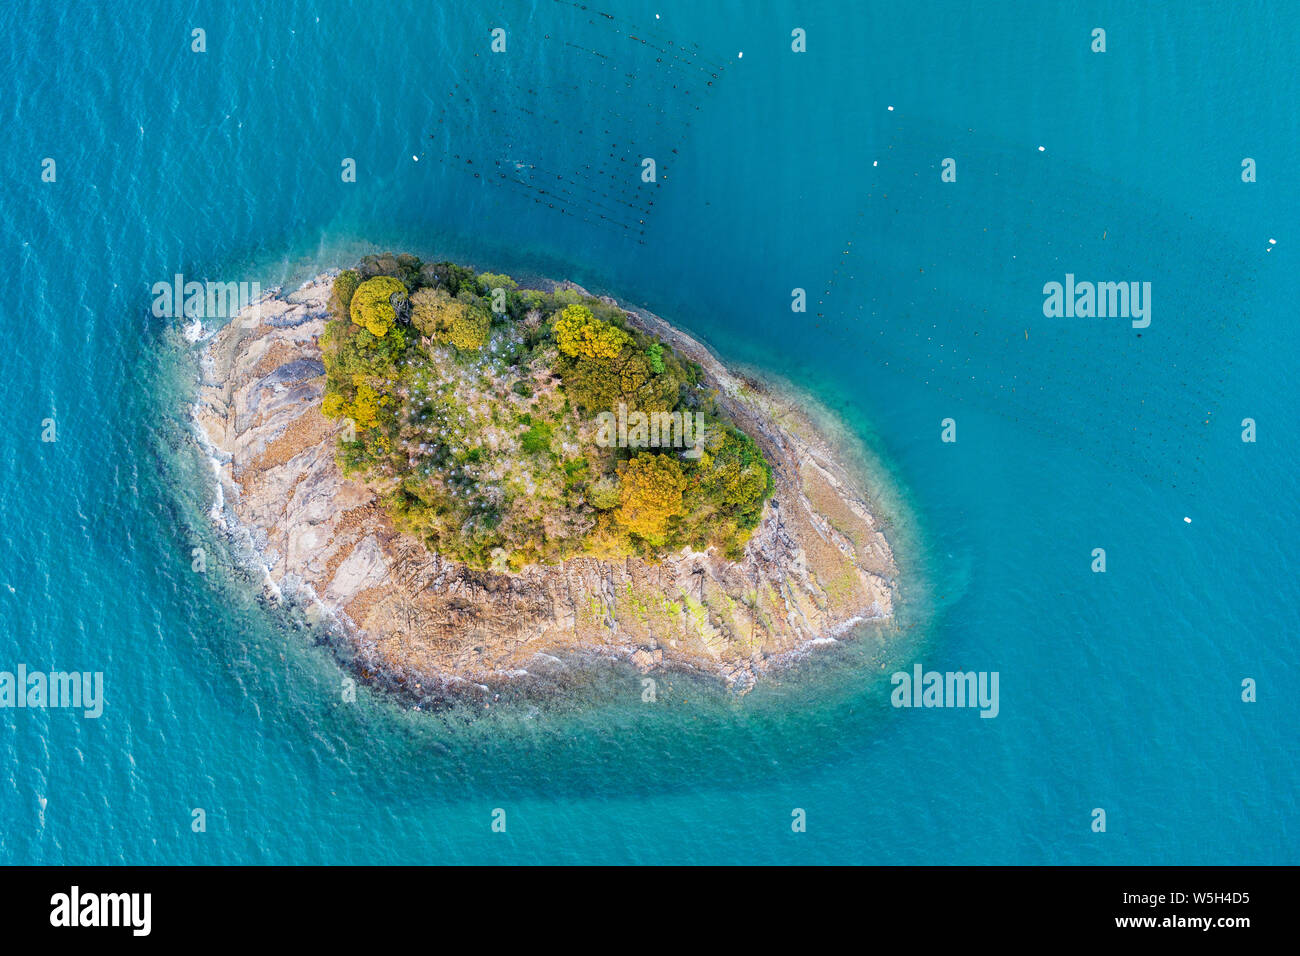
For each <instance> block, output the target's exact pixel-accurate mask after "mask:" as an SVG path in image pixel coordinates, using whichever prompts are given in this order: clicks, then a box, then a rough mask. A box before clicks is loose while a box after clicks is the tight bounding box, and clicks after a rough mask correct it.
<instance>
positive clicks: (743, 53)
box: [736, 50, 745, 60]
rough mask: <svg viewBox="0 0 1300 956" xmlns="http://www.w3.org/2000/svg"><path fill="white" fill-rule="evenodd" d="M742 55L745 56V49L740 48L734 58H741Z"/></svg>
mask: <svg viewBox="0 0 1300 956" xmlns="http://www.w3.org/2000/svg"><path fill="white" fill-rule="evenodd" d="M744 56H745V51H744V50H741V51H740V52H739V53H737V54H736V59H737V60H740V59H743V58H744Z"/></svg>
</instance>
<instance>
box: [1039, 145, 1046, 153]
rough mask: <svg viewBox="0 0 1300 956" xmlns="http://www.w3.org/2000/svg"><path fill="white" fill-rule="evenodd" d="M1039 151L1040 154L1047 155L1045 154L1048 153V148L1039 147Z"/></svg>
mask: <svg viewBox="0 0 1300 956" xmlns="http://www.w3.org/2000/svg"><path fill="white" fill-rule="evenodd" d="M1038 151H1039V152H1040V153H1045V152H1047V147H1046V146H1039V147H1038Z"/></svg>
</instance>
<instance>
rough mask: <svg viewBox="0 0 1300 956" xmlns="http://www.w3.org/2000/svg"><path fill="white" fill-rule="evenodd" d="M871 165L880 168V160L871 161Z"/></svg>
mask: <svg viewBox="0 0 1300 956" xmlns="http://www.w3.org/2000/svg"><path fill="white" fill-rule="evenodd" d="M871 165H872V166H879V165H880V163H879V161H878V160H874V159H873V160H872V161H871Z"/></svg>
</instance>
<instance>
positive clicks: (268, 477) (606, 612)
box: [196, 276, 895, 688]
mask: <svg viewBox="0 0 1300 956" xmlns="http://www.w3.org/2000/svg"><path fill="white" fill-rule="evenodd" d="M330 286H331V277H330V276H321V277H319V278H317V279H315V280H313V281H312V282H310V283H308V284H307V285H305V286H303V288H301V289H300V290H298V291H297V292H295V293H293V294H291V295H288V296H285V297H281V298H270V299H268V300H265V301H263V302H262V303H261V304H260V320H259V321H257V322H256V323H253V322H245V321H241V318H239V317H237V318H236V319H235V320H233V321H232V322H231V323H230V324H229V325H227V326H226V327H225V328H224V329H222V330H221V331H220V332H218V333H217V334H215V335H214V336H212V337H211V339H209V340H208V341H207V342H206V343H205V344H204V346H203V348H204V353H203V366H204V383H203V386H202V389H201V393H200V403H199V407H198V410H197V412H196V418H197V422H198V424H199V426H200V428H201V429H202V431H203V432H204V433H205V434H206V436H207V439H208V440H209V442H210V445H211V449H212V451H213V454H215V455H216V456H217V458H218V459H219V460H220V462H221V467H220V473H221V482H222V486H223V488H224V491H225V494H224V500H225V512H226V520H227V522H228V524H229V525H230V526H231V527H234V526H235V525H236V524H238V525H240V526H242V527H244V528H246V529H248V531H249V532H250V533H251V534H252V537H253V541H254V542H255V544H256V545H257V546H258V549H259V551H260V553H261V559H262V562H263V564H264V567H265V571H266V573H267V576H268V578H269V579H270V581H272V582H275V583H276V584H278V585H281V586H284V587H286V588H293V589H298V588H301V587H302V586H303V585H306V586H308V587H309V588H310V589H311V591H312V592H313V593H314V595H315V596H316V598H317V599H318V600H319V602H320V603H321V604H322V605H323V606H324V607H325V608H326V609H327V610H329V611H331V612H333V613H335V614H336V615H337V616H338V617H339V618H340V619H341V620H342V621H343V622H344V624H345V625H346V626H347V628H348V630H349V632H350V633H351V634H352V635H353V636H354V637H355V639H356V641H357V643H358V649H359V651H360V652H361V657H362V659H363V660H365V661H366V662H367V665H368V666H370V667H374V668H377V669H382V670H383V671H385V672H386V674H387V676H389V677H392V678H394V679H396V680H398V681H402V682H405V681H410V682H412V683H416V682H418V683H420V684H421V685H422V686H424V685H438V684H440V683H441V684H444V685H445V684H446V683H447V682H448V681H456V680H458V679H465V680H469V681H474V682H484V683H496V682H499V681H501V680H503V679H506V678H510V677H518V676H521V674H522V672H524V671H527V669H528V668H529V666H530V662H534V661H536V660H537V659H538V655H541V654H546V655H552V656H557V655H558V656H561V657H563V655H564V654H565V652H569V651H574V650H587V651H598V652H601V653H606V654H614V655H618V656H622V657H626V658H628V659H630V660H631V661H632V662H633V663H634V664H635V665H636V666H637V667H638V668H640V669H641V670H643V671H648V670H651V669H654V668H658V667H665V666H674V665H677V666H682V665H685V666H691V667H694V668H698V669H704V670H708V671H711V672H713V673H716V674H718V675H720V676H722V677H723V678H724V679H726V680H727V681H728V682H729V683H731V684H732V685H733V686H736V687H738V688H747V687H749V686H751V685H752V683H753V682H754V680H755V679H756V678H757V676H758V675H759V674H761V673H762V672H763V671H764V670H766V669H767V668H769V667H771V666H773V664H775V663H776V662H777V661H778V660H779V659H780V658H781V657H782V655H786V654H788V653H789V652H791V651H795V650H797V649H800V648H801V647H803V646H805V645H807V644H809V643H810V642H812V641H814V640H816V639H818V638H824V637H828V636H833V635H836V634H839V633H841V632H842V631H844V630H846V629H847V628H848V627H849V626H851V625H852V623H854V622H855V621H858V620H861V619H863V618H872V617H884V616H888V615H889V614H891V613H892V588H893V583H892V582H893V575H894V573H895V569H894V563H893V558H892V555H891V553H890V549H889V546H888V544H887V543H886V541H885V539H884V536H883V535H882V534H881V533H880V531H879V530H878V528H877V524H876V521H875V520H874V519H873V517H872V516H871V515H870V514H869V513H868V511H867V509H866V507H865V505H864V503H863V500H862V498H861V496H860V495H859V494H858V493H857V492H856V491H855V490H854V483H853V481H852V480H851V479H850V478H849V476H848V475H847V474H845V473H844V471H843V470H842V469H841V467H840V466H839V465H838V464H836V462H835V461H834V460H833V459H832V457H831V455H830V454H829V450H828V448H827V446H826V444H825V443H824V442H823V441H822V440H821V439H820V438H819V437H818V435H817V434H816V432H815V431H814V430H813V428H812V426H811V424H810V423H809V422H808V421H807V419H806V418H804V417H803V416H802V415H801V414H799V413H798V412H797V411H795V410H794V409H791V408H789V407H786V406H784V405H782V404H780V403H778V402H777V401H776V400H775V399H773V398H771V397H769V396H767V395H765V394H764V393H763V392H761V391H760V390H758V389H757V388H755V387H754V386H752V385H750V384H746V383H742V382H741V381H740V380H738V379H737V378H736V377H735V376H733V375H731V374H729V373H728V372H727V371H726V370H725V369H724V368H723V367H722V366H721V365H720V364H719V363H718V362H717V360H716V359H714V357H713V356H712V355H711V354H710V353H709V352H708V351H707V350H706V349H705V348H703V347H702V346H701V345H700V344H699V343H697V342H696V341H695V340H693V339H691V338H690V337H688V336H686V335H685V334H683V333H681V332H679V331H677V330H675V329H673V328H671V327H670V326H668V325H667V324H666V323H663V322H662V321H661V320H659V319H657V318H656V317H654V316H651V315H647V314H644V313H629V319H630V321H632V322H635V323H637V324H639V325H640V326H641V327H643V328H645V329H647V330H648V331H650V332H653V333H654V334H656V335H658V336H659V337H660V338H662V339H663V340H664V341H667V342H670V343H671V344H672V345H673V346H674V347H675V348H676V349H677V350H678V351H679V352H681V353H683V354H685V355H687V356H689V357H690V358H692V359H694V360H695V361H697V362H699V363H700V365H701V366H703V368H704V370H705V374H706V379H707V380H708V383H709V384H710V385H711V386H713V387H715V388H717V389H718V390H719V393H720V400H721V401H722V402H723V403H724V404H725V406H726V408H727V410H728V411H729V413H730V414H731V416H732V417H733V419H734V420H735V421H736V422H737V424H738V425H740V427H741V428H743V429H744V430H745V431H747V432H748V433H749V434H751V435H752V436H753V437H754V438H755V439H756V440H757V441H758V442H759V444H760V445H761V446H762V449H763V452H764V454H765V455H766V456H767V459H768V461H769V462H770V463H771V465H772V468H773V477H774V480H775V484H776V492H775V495H774V497H773V498H772V500H770V501H769V502H768V503H767V505H766V506H765V508H764V512H763V518H762V521H761V523H760V525H759V527H758V528H757V529H756V530H755V532H754V535H753V537H752V539H751V540H750V542H749V544H748V546H747V547H746V549H745V556H744V559H743V560H742V561H740V562H730V561H727V560H725V559H724V558H722V557H721V556H719V555H716V554H714V553H711V552H709V553H696V552H683V553H681V554H678V555H674V556H672V557H671V558H669V559H668V560H665V561H663V562H662V563H660V564H647V563H645V562H643V561H640V560H636V559H629V560H626V561H619V562H608V561H597V560H593V559H585V558H584V559H574V560H570V561H568V562H566V563H565V564H563V565H561V566H555V567H530V568H525V569H524V570H523V571H522V572H520V573H518V574H498V573H492V572H485V571H477V570H472V569H469V568H466V567H465V566H464V565H462V564H459V563H456V562H452V561H448V560H446V559H444V558H443V557H441V556H439V555H437V554H431V553H430V552H429V551H427V550H426V549H425V547H424V545H423V544H422V543H421V542H420V541H417V540H415V539H414V538H411V537H409V536H407V535H404V534H400V533H398V532H397V531H395V529H394V528H393V526H392V524H391V522H390V521H389V520H388V518H387V516H386V515H385V513H384V511H383V509H382V507H381V506H380V504H379V502H378V499H377V496H376V494H375V492H373V491H372V490H371V489H370V488H369V487H367V486H366V485H365V484H363V483H360V482H357V481H352V480H349V479H346V478H344V476H343V474H342V472H341V471H340V470H339V468H338V466H337V465H336V464H335V460H334V449H335V441H336V435H337V433H338V432H339V430H340V423H339V422H338V421H332V420H330V419H326V418H325V417H323V416H322V415H321V414H320V411H319V407H320V400H321V396H322V394H323V392H324V382H325V379H324V367H323V365H322V363H321V356H320V349H319V346H318V344H317V342H318V337H319V336H320V334H321V332H322V331H323V329H324V326H325V322H326V320H327V318H328V315H327V303H328V300H329V295H330ZM245 326H251V327H245Z"/></svg>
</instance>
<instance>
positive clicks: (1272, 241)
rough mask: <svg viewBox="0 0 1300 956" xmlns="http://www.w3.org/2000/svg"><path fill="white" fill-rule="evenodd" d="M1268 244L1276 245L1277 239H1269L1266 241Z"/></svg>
mask: <svg viewBox="0 0 1300 956" xmlns="http://www.w3.org/2000/svg"><path fill="white" fill-rule="evenodd" d="M1268 244H1269V245H1270V246H1276V245H1277V240H1276V239H1270V240H1269V241H1268Z"/></svg>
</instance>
